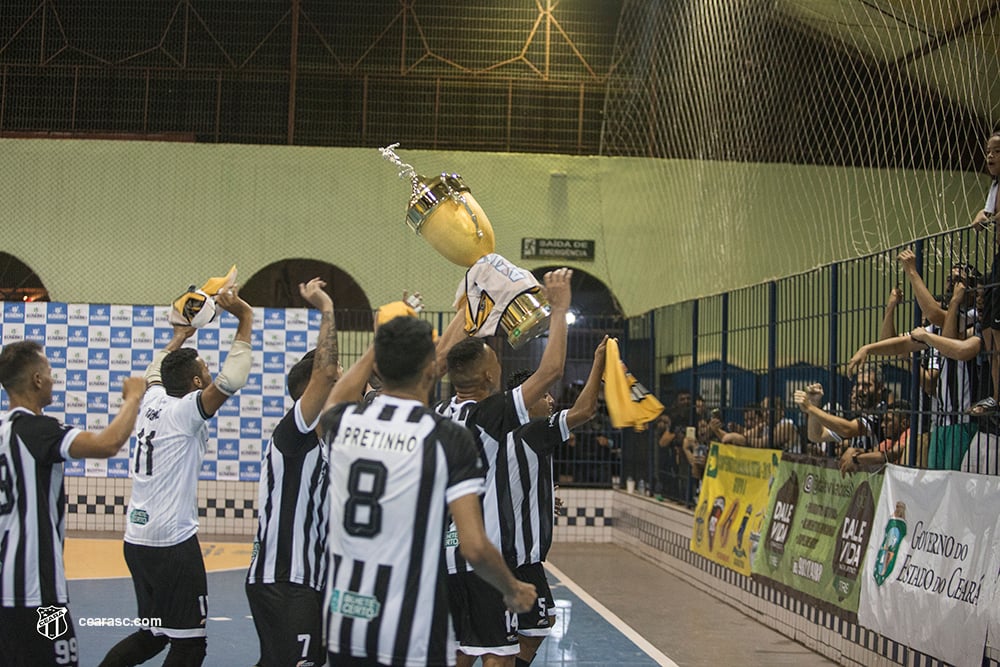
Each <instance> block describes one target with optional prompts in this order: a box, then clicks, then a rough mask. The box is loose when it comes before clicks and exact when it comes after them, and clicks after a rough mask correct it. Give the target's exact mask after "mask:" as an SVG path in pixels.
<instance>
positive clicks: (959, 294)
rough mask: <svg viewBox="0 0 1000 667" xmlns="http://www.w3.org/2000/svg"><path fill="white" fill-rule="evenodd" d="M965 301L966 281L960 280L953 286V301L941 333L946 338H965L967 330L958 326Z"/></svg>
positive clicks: (949, 304)
mask: <svg viewBox="0 0 1000 667" xmlns="http://www.w3.org/2000/svg"><path fill="white" fill-rule="evenodd" d="M963 303H965V283H964V282H962V281H960V280H958V281H955V284H954V285H953V286H952V292H951V301H949V302H948V311H947V312H946V313H945V316H944V325H943V326H942V327H941V335H942V336H944V337H945V338H965V332H964V331H961V330H960V328H959V326H958V324H959V320H960V319H961V317H960V316H961V311H962V304H963Z"/></svg>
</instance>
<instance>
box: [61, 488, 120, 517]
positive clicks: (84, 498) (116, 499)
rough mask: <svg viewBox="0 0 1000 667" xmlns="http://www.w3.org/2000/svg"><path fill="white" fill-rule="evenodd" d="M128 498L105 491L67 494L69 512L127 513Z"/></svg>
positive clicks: (67, 509)
mask: <svg viewBox="0 0 1000 667" xmlns="http://www.w3.org/2000/svg"><path fill="white" fill-rule="evenodd" d="M127 507H128V498H126V497H125V496H123V495H110V494H105V493H88V494H82V493H79V494H76V493H74V494H67V496H66V513H67V514H112V515H114V514H125V510H126V508H127Z"/></svg>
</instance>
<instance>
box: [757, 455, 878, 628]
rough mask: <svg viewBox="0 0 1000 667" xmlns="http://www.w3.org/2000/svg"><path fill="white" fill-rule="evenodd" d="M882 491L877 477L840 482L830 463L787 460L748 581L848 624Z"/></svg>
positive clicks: (851, 477) (853, 615)
mask: <svg viewBox="0 0 1000 667" xmlns="http://www.w3.org/2000/svg"><path fill="white" fill-rule="evenodd" d="M881 489H882V476H881V475H870V474H867V473H864V472H860V473H855V474H853V475H848V476H846V477H841V474H840V471H839V470H838V469H837V461H836V459H826V458H813V457H809V456H800V455H795V454H788V453H785V454H784V456H783V457H782V460H781V465H780V466H779V467H778V474H777V476H776V477H775V480H774V484H773V485H772V486H771V496H770V501H769V502H768V509H769V511H770V513H769V516H768V517H767V520H766V521H765V522H764V529H763V532H762V533H761V539H762V540H763V544H762V545H761V548H762V553H761V554H760V555H759V556H758V557H757V558H755V559H754V563H753V577H754V578H755V579H760V580H762V581H763V582H764V583H767V584H768V585H771V586H773V587H775V588H778V589H779V590H782V591H784V592H786V593H788V594H789V595H791V596H792V597H795V598H798V599H800V600H803V601H805V602H808V603H809V604H813V605H815V606H816V607H818V608H819V609H822V610H824V611H827V612H829V613H834V614H837V615H839V616H842V617H844V618H846V619H847V620H849V621H851V622H854V621H855V620H856V618H857V610H858V593H859V591H860V585H859V583H860V582H859V581H858V577H859V575H860V574H861V560H862V558H863V556H864V555H865V549H866V548H867V547H868V540H869V538H870V536H871V533H872V521H873V519H874V515H875V501H876V500H877V499H878V497H879V492H880V491H881Z"/></svg>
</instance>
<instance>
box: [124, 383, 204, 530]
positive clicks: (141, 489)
mask: <svg viewBox="0 0 1000 667" xmlns="http://www.w3.org/2000/svg"><path fill="white" fill-rule="evenodd" d="M200 396H201V392H200V391H192V392H191V393H189V394H187V395H185V396H182V397H180V398H177V397H174V396H168V395H167V391H166V390H165V389H164V388H163V386H162V385H152V386H151V387H149V389H147V390H146V393H145V394H144V395H143V397H142V404H141V405H140V406H139V417H138V419H137V420H136V423H135V437H136V445H135V449H134V450H133V451H132V455H131V458H130V459H129V473H130V474H131V476H132V497H131V498H130V499H129V503H128V516H127V517H126V522H125V541H126V542H129V543H131V544H140V545H142V546H147V547H170V546H173V545H175V544H180V543H181V542H183V541H184V540H186V539H188V538H189V537H191V536H192V535H194V534H195V533H197V532H198V473H199V472H200V470H201V461H202V459H204V458H205V451H206V450H207V449H208V419H210V418H211V417H210V416H209V415H206V414H205V413H204V412H203V411H202V408H201V400H200V398H199V397H200Z"/></svg>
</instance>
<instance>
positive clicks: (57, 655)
mask: <svg viewBox="0 0 1000 667" xmlns="http://www.w3.org/2000/svg"><path fill="white" fill-rule="evenodd" d="M52 384H53V383H52V367H51V366H50V365H49V360H48V358H47V357H46V356H45V354H44V352H43V351H42V346H41V345H39V344H38V343H36V342H34V341H30V340H24V341H19V342H16V343H11V344H10V345H7V346H5V347H4V348H3V350H2V351H0V385H2V386H3V388H4V389H5V390H6V391H7V397H8V400H9V403H10V411H9V412H7V413H6V414H5V415H4V416H3V419H2V421H0V664H2V665H8V666H10V667H46V666H48V665H61V666H66V665H70V666H72V667H75V665H77V662H78V651H77V643H76V633H75V632H74V624H73V619H72V617H71V616H70V613H69V609H68V608H67V606H66V605H67V602H68V597H67V595H66V572H65V569H64V567H63V542H64V540H65V524H64V521H63V513H64V511H65V508H66V492H65V488H64V486H63V461H65V460H66V459H71V458H72V459H84V458H101V459H106V458H110V457H112V456H114V455H115V454H117V453H118V450H119V449H121V447H122V445H124V444H125V443H126V442H127V441H128V438H129V436H130V435H132V428H133V426H135V420H136V415H137V414H138V411H139V401H140V400H141V399H142V392H143V390H144V388H145V382H144V381H143V379H142V378H141V377H129V378H125V380H124V382H123V383H122V405H121V408H120V409H119V410H118V414H117V415H115V417H114V419H112V420H111V423H109V424H108V426H107V427H106V428H105V429H104V430H102V431H100V432H96V433H95V432H90V431H81V430H80V429H78V428H72V427H69V426H65V425H63V424H62V423H60V422H59V420H57V419H55V418H54V417H49V416H46V415H44V414H42V410H43V409H44V408H45V407H46V406H48V405H50V404H51V403H52Z"/></svg>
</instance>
